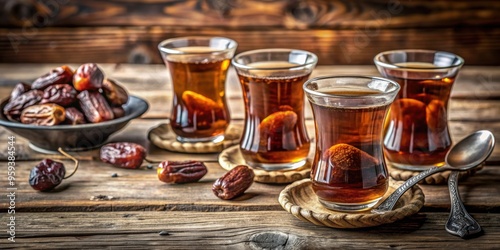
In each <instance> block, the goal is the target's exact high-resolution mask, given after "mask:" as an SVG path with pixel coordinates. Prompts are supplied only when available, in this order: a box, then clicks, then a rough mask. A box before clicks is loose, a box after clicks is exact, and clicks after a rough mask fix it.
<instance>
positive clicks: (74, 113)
mask: <svg viewBox="0 0 500 250" xmlns="http://www.w3.org/2000/svg"><path fill="white" fill-rule="evenodd" d="M64 123H66V124H71V125H76V124H85V123H87V121H85V116H84V115H83V114H82V112H80V110H78V109H77V108H75V107H69V108H66V120H64Z"/></svg>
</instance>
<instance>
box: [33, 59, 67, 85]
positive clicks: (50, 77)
mask: <svg viewBox="0 0 500 250" xmlns="http://www.w3.org/2000/svg"><path fill="white" fill-rule="evenodd" d="M72 80H73V70H72V69H71V68H70V67H68V66H66V65H64V66H61V67H57V68H55V69H52V70H51V71H50V72H49V73H47V74H45V75H43V76H40V77H39V78H37V79H36V80H35V81H34V82H33V83H32V84H31V88H32V89H41V90H43V89H45V88H47V87H48V86H50V85H54V84H70V83H71V81H72Z"/></svg>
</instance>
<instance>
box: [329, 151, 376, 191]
mask: <svg viewBox="0 0 500 250" xmlns="http://www.w3.org/2000/svg"><path fill="white" fill-rule="evenodd" d="M323 157H324V159H325V162H327V164H328V166H331V167H330V168H331V171H329V173H330V175H329V176H326V177H325V178H326V179H327V180H330V182H331V183H345V182H349V183H372V182H375V183H376V182H377V180H378V178H379V177H378V174H380V173H377V172H376V171H373V169H376V168H377V165H379V161H378V160H377V159H376V158H375V157H373V156H371V155H370V154H368V153H366V152H365V151H362V150H360V149H358V148H356V147H354V146H351V145H349V144H345V143H339V144H335V145H333V146H331V147H330V148H329V149H328V150H327V151H325V153H324V155H323Z"/></svg>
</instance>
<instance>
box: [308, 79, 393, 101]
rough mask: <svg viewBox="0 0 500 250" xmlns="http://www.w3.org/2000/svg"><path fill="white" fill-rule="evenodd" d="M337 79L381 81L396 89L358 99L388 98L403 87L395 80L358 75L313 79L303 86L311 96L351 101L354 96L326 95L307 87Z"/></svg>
mask: <svg viewBox="0 0 500 250" xmlns="http://www.w3.org/2000/svg"><path fill="white" fill-rule="evenodd" d="M337 78H358V79H359V78H361V79H366V80H380V81H384V82H389V83H391V84H392V85H393V86H394V87H395V88H394V89H393V90H391V91H388V92H380V93H373V94H365V95H356V97H358V98H359V97H382V96H386V95H390V94H393V93H394V92H396V94H397V92H398V91H399V90H400V88H401V86H400V85H399V83H397V82H396V81H393V80H390V79H387V78H383V77H379V76H361V75H359V76H356V75H345V76H342V75H331V76H319V77H314V78H311V79H309V80H307V81H306V82H305V83H304V85H302V89H303V90H304V91H305V92H306V93H308V94H311V95H315V96H319V97H333V98H345V99H349V98H352V97H353V95H335V94H326V93H323V92H319V91H317V90H312V89H309V88H307V87H306V86H307V85H309V84H311V83H312V82H315V81H322V80H327V79H337Z"/></svg>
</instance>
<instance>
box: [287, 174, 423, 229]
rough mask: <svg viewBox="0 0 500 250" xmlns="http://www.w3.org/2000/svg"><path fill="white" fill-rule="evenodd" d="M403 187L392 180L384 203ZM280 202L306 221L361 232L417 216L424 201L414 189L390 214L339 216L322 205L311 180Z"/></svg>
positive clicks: (289, 188) (293, 187)
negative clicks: (354, 229) (364, 229)
mask: <svg viewBox="0 0 500 250" xmlns="http://www.w3.org/2000/svg"><path fill="white" fill-rule="evenodd" d="M402 183H403V182H396V181H393V180H391V181H390V186H389V190H388V191H387V193H386V195H385V196H384V198H382V199H381V201H383V200H384V199H385V198H386V197H387V196H389V195H390V194H391V193H392V192H394V190H395V189H396V188H397V187H399V186H400V185H401V184H402ZM278 200H279V203H280V204H281V206H282V207H283V208H284V209H285V210H286V211H287V212H289V213H291V214H292V215H293V216H295V217H297V218H299V219H301V220H303V221H307V222H311V223H313V224H315V225H320V226H327V227H334V228H362V227H373V226H379V225H382V224H388V223H393V222H395V221H397V220H401V219H403V218H405V217H407V216H410V215H412V214H415V213H417V212H418V211H419V210H420V208H422V206H423V205H424V200H425V199H424V193H423V192H422V190H421V189H420V187H418V185H415V186H413V187H412V188H411V189H410V190H408V191H407V192H406V193H405V194H404V195H403V196H402V197H401V198H400V199H399V201H398V203H397V204H396V207H395V209H394V210H392V211H389V212H387V213H384V214H372V213H371V212H370V211H364V212H357V213H345V212H337V211H333V210H329V209H327V208H325V207H324V206H323V205H321V203H320V202H319V201H318V199H317V196H316V194H315V193H314V191H313V189H312V182H311V180H310V179H306V180H300V181H297V182H294V183H292V184H290V185H288V186H287V187H285V189H283V191H281V193H280V196H279V199H278ZM376 206H377V205H375V207H376Z"/></svg>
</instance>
